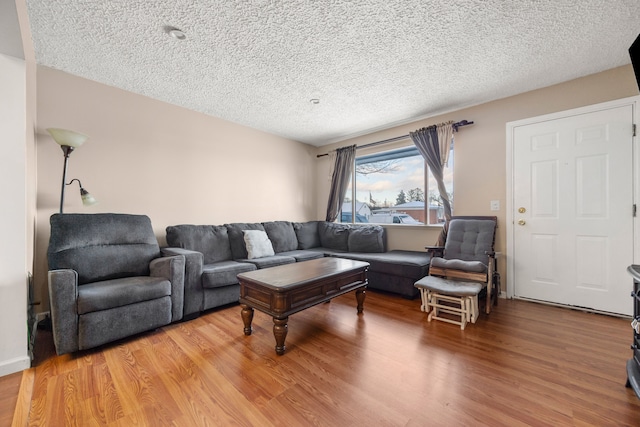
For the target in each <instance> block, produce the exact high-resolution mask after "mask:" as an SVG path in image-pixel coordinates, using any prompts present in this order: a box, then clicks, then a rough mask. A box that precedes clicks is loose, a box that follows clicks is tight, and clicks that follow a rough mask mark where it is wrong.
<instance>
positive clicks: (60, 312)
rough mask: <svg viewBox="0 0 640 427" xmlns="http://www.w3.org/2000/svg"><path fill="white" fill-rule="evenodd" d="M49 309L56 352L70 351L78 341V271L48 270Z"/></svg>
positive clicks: (77, 347)
mask: <svg viewBox="0 0 640 427" xmlns="http://www.w3.org/2000/svg"><path fill="white" fill-rule="evenodd" d="M48 281H49V309H50V310H51V326H52V330H53V341H54V343H55V347H56V353H58V354H59V355H60V354H65V353H72V352H74V351H77V350H78V349H79V343H78V273H77V272H76V271H75V270H71V269H63V270H49V274H48Z"/></svg>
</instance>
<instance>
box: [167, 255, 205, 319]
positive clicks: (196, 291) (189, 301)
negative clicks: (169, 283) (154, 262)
mask: <svg viewBox="0 0 640 427" xmlns="http://www.w3.org/2000/svg"><path fill="white" fill-rule="evenodd" d="M161 251H162V255H163V256H173V255H182V256H184V259H185V267H184V309H183V316H187V315H189V314H194V313H200V312H201V311H202V310H203V309H204V290H203V289H202V267H203V265H204V255H203V254H202V252H198V251H192V250H189V249H183V248H172V247H169V248H162V250H161Z"/></svg>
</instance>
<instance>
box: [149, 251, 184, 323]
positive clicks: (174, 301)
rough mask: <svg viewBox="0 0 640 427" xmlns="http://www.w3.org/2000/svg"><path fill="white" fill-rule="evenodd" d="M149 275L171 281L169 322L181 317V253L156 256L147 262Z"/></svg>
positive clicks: (182, 262) (182, 273) (182, 272)
mask: <svg viewBox="0 0 640 427" xmlns="http://www.w3.org/2000/svg"><path fill="white" fill-rule="evenodd" d="M149 269H150V271H151V276H153V277H163V278H165V279H167V280H169V282H171V322H177V321H178V320H180V319H182V313H183V310H184V270H185V260H184V256H183V255H173V256H167V257H161V258H156V259H154V260H152V261H151V263H150V264H149Z"/></svg>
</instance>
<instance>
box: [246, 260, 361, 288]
mask: <svg viewBox="0 0 640 427" xmlns="http://www.w3.org/2000/svg"><path fill="white" fill-rule="evenodd" d="M368 266H369V263H368V262H363V261H355V260H351V259H344V258H334V257H324V258H318V259H312V260H309V261H301V262H295V263H292V264H285V265H279V266H276V267H269V268H265V269H262V270H254V271H249V272H247V273H240V274H238V279H240V280H246V281H248V282H252V283H259V284H260V285H262V286H265V287H267V288H271V289H281V290H285V289H287V288H291V287H295V286H298V285H300V284H302V283H306V282H309V281H310V280H318V279H324V278H328V277H331V276H335V275H338V274H342V273H344V272H347V271H351V270H361V269H363V268H367V267H368Z"/></svg>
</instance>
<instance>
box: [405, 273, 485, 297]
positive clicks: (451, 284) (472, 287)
mask: <svg viewBox="0 0 640 427" xmlns="http://www.w3.org/2000/svg"><path fill="white" fill-rule="evenodd" d="M415 287H416V288H424V289H429V290H430V291H432V292H435V293H438V294H444V295H452V296H457V297H466V296H474V295H478V293H479V292H480V291H481V290H482V288H483V286H482V284H481V283H477V282H461V281H457V280H449V279H443V278H442V277H436V276H427V277H423V278H422V279H420V280H418V281H417V282H416V283H415Z"/></svg>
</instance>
